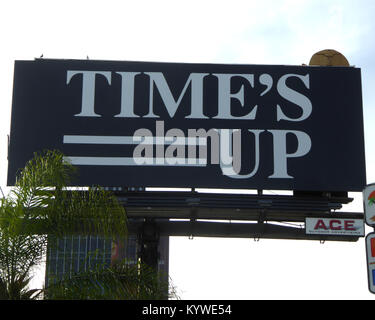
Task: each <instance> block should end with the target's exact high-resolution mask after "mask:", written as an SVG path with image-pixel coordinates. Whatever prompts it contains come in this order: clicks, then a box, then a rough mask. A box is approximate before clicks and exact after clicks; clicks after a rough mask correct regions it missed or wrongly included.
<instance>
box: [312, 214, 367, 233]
mask: <svg viewBox="0 0 375 320" xmlns="http://www.w3.org/2000/svg"><path fill="white" fill-rule="evenodd" d="M305 228H306V234H323V235H345V236H364V235H365V228H364V224H363V220H362V219H339V218H306V227H305Z"/></svg>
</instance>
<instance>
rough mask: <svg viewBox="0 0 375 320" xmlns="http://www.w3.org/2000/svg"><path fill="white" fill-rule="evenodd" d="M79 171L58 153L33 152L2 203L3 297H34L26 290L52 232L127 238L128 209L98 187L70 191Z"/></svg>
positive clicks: (0, 268)
mask: <svg viewBox="0 0 375 320" xmlns="http://www.w3.org/2000/svg"><path fill="white" fill-rule="evenodd" d="M75 174H77V172H76V170H75V168H74V167H73V166H72V165H71V164H70V163H69V162H67V161H66V160H65V158H64V156H63V154H62V153H61V152H59V151H46V152H44V153H43V154H34V158H33V159H31V160H30V161H29V162H28V163H27V164H26V166H25V168H24V169H23V170H22V171H21V172H20V174H19V176H18V178H17V181H16V184H15V186H14V188H13V189H12V190H11V192H10V194H9V196H8V197H6V198H3V199H1V207H0V299H25V298H32V297H35V296H36V295H35V293H37V292H36V291H34V290H31V291H28V290H27V285H28V283H29V281H30V279H31V272H32V268H33V267H34V266H36V265H38V264H39V263H40V262H41V261H42V259H43V256H44V253H45V252H46V248H47V238H48V235H54V236H62V235H65V234H69V233H75V232H77V233H80V234H102V235H106V236H111V235H117V236H118V235H120V236H126V233H127V220H126V213H125V210H124V208H123V207H122V206H121V205H120V204H119V203H118V202H117V200H116V198H115V197H114V196H113V195H111V194H110V193H108V192H106V191H104V190H103V189H102V188H100V187H95V188H90V189H89V190H82V189H81V190H77V189H68V188H67V186H69V185H70V184H71V181H72V179H73V178H74V176H75Z"/></svg>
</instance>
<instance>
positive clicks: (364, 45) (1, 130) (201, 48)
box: [0, 0, 375, 299]
mask: <svg viewBox="0 0 375 320" xmlns="http://www.w3.org/2000/svg"><path fill="white" fill-rule="evenodd" d="M374 17H375V2H374V1H373V0H368V1H366V0H354V1H345V0H337V1H336V0H325V1H320V0H311V1H304V0H289V1H282V0H280V1H276V0H274V1H267V0H262V1H249V0H247V1H238V0H232V1H218V0H215V1H205V0H200V1H194V0H190V1H177V0H174V1H162V0H159V1H141V0H138V1H127V0H122V1H115V0H106V1H94V0H90V1H79V0H74V1H71V0H64V1H40V0H34V1H19V0H12V1H1V2H0V30H1V38H0V48H1V51H0V57H1V59H0V70H1V72H0V90H1V91H0V92H1V93H0V185H1V187H2V188H3V189H5V186H6V172H7V158H6V154H7V134H9V130H10V129H9V128H10V111H11V102H12V85H13V66H14V60H19V59H27V60H31V59H34V58H35V57H39V56H40V55H41V54H43V55H44V57H45V58H69V59H86V57H87V56H89V58H90V59H102V60H135V61H160V62H163V61H167V62H198V63H199V62H202V63H226V64H231V63H233V64H237V63H244V64H285V65H300V64H302V63H306V64H308V63H309V60H310V58H311V56H312V55H313V54H314V53H315V52H317V51H320V50H322V49H335V50H338V51H340V52H341V53H343V54H344V55H345V56H346V57H347V59H348V60H349V62H350V64H351V65H355V66H356V67H359V68H361V69H362V88H363V104H364V121H365V143H366V161H367V182H368V183H373V182H375V170H374V169H375V168H374V165H373V164H374V163H375V152H374V151H375V145H374V143H373V138H374V137H375V129H374V125H373V124H374V123H375V106H374V103H375V93H374V92H375V90H374V89H375V66H374V57H375V41H374V31H375V19H374ZM351 195H352V196H355V198H356V200H355V201H354V203H353V204H352V205H350V206H348V207H347V208H344V209H345V210H346V211H349V210H352V211H362V210H363V208H362V198H361V194H351ZM369 231H370V230H368V229H367V232H369ZM170 276H171V277H172V279H173V281H174V284H175V285H176V287H177V289H178V292H179V294H180V297H181V298H183V299H282V298H286V299H305V298H306V299H374V298H375V296H374V295H372V294H370V293H369V292H368V289H367V271H366V256H365V245H364V239H363V238H361V239H360V240H359V241H358V242H357V243H332V242H331V243H327V242H326V243H324V244H320V243H319V242H315V241H314V242H312V241H291V240H263V239H261V240H260V241H259V242H255V241H254V240H253V239H243V240H238V239H202V238H194V239H193V240H189V239H186V238H172V239H171V248H170Z"/></svg>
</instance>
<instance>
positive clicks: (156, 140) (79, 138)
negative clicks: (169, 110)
mask: <svg viewBox="0 0 375 320" xmlns="http://www.w3.org/2000/svg"><path fill="white" fill-rule="evenodd" d="M63 143H67V144H69V143H72V144H140V143H143V144H172V143H173V144H174V145H192V146H195V145H201V146H204V145H206V144H207V138H204V137H187V138H185V137H168V136H167V137H145V136H84V135H65V136H64V138H63Z"/></svg>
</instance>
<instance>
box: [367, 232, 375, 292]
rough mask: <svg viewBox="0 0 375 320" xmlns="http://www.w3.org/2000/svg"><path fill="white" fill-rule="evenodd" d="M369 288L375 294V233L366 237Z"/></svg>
mask: <svg viewBox="0 0 375 320" xmlns="http://www.w3.org/2000/svg"><path fill="white" fill-rule="evenodd" d="M366 253H367V270H368V288H369V290H370V292H372V293H375V233H374V232H372V233H369V234H368V235H367V237H366Z"/></svg>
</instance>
